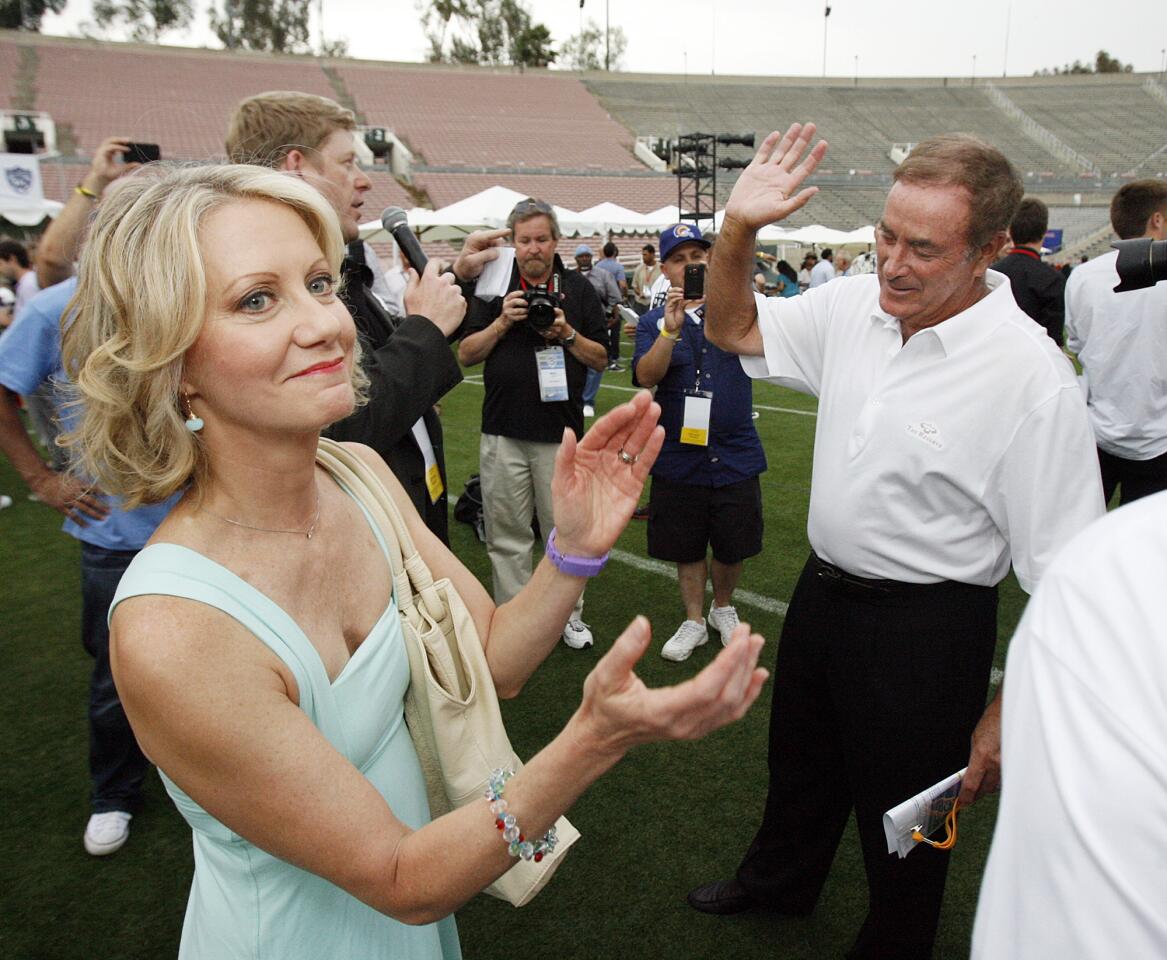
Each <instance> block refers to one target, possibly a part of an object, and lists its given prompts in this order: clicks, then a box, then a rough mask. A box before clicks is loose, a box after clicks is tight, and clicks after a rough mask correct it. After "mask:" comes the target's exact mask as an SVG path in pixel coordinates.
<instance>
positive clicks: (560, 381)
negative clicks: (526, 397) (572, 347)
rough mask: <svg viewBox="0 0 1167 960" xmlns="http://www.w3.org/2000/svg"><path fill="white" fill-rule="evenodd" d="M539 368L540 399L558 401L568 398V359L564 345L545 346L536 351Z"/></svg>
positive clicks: (546, 401) (547, 401)
mask: <svg viewBox="0 0 1167 960" xmlns="http://www.w3.org/2000/svg"><path fill="white" fill-rule="evenodd" d="M535 363H536V364H537V365H538V369H539V399H540V400H542V401H543V402H544V403H558V402H559V401H561V400H566V399H567V359H566V358H565V357H564V355H563V347H544V348H543V349H542V350H536V351H535Z"/></svg>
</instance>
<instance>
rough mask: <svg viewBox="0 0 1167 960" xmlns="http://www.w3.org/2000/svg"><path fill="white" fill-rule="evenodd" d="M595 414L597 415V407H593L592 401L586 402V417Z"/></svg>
mask: <svg viewBox="0 0 1167 960" xmlns="http://www.w3.org/2000/svg"><path fill="white" fill-rule="evenodd" d="M595 415H596V408H595V407H593V406H592V405H591V404H590V403H585V404H584V416H585V417H594V416H595Z"/></svg>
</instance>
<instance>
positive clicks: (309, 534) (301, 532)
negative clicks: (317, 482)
mask: <svg viewBox="0 0 1167 960" xmlns="http://www.w3.org/2000/svg"><path fill="white" fill-rule="evenodd" d="M201 509H202V511H203V512H204V513H209V514H210V515H211V516H212V517H214V518H215V519H216V520H222V521H223V523H229V524H231V526H233V527H244V528H245V529H247V530H258V531H259V532H260V533H295V534H298V535H300V536H303V537H307V538H308V539H309V540H311V539H312V534H314V533H315V532H316V522H317V521H318V520H319V519H320V488H319V487H317V488H316V513H315V514H314V515H313V517H312V522H311V523H310V524H309V525H308V529H307V530H282V529H278V528H276V527H257V526H256V525H255V524H253V523H243V522H242V521H240V520H232V519H231V518H230V517H224V516H220V515H219V514H217V513H215V511H214V510H208V509H207V508H206V507H202V508H201Z"/></svg>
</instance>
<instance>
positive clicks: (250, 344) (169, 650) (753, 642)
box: [65, 166, 766, 960]
mask: <svg viewBox="0 0 1167 960" xmlns="http://www.w3.org/2000/svg"><path fill="white" fill-rule="evenodd" d="M341 243H342V242H341V235H340V232H339V229H338V225H337V222H336V218H335V214H334V213H333V211H332V210H331V208H330V207H329V206H328V205H327V204H326V203H325V202H324V201H323V200H322V199H321V198H320V197H319V195H318V194H316V193H315V192H314V191H313V190H312V189H311V188H309V187H307V186H305V185H304V184H301V183H299V182H298V181H297V180H295V179H294V178H292V177H288V176H285V175H283V174H279V173H274V172H271V171H265V170H261V169H258V168H249V167H242V166H240V167H218V168H202V169H198V170H186V171H179V172H172V173H169V174H166V175H164V176H162V177H161V178H160V179H154V180H150V179H141V180H139V181H137V182H133V183H131V184H128V185H126V186H125V187H123V188H122V189H121V190H120V191H119V192H118V193H117V194H115V195H114V196H113V197H111V198H110V199H109V200H108V201H107V202H106V204H105V206H104V209H102V210H101V211H100V213H99V215H98V218H97V221H96V223H95V225H94V228H93V232H92V236H91V239H90V241H89V245H88V248H87V250H86V254H85V258H84V261H83V263H82V265H81V271H80V284H79V288H78V292H77V297H76V300H75V301H74V307H75V310H76V317H75V320H74V322H73V324H72V325H71V327H70V329H69V331H68V333H67V334H66V339H65V357H66V363H67V365H68V368H69V369H70V370H71V372H72V373H73V375H74V377H75V378H76V380H77V383H78V387H79V391H80V395H81V399H82V401H83V402H84V404H85V410H86V412H85V416H84V419H83V421H82V425H81V427H80V428H79V429H78V431H77V433H76V434H75V435H74V436H73V442H74V444H75V445H76V447H77V448H78V451H79V453H80V454H81V456H82V460H83V462H84V463H85V465H86V466H87V468H88V469H90V470H91V471H92V472H93V474H94V475H95V476H97V477H98V478H99V479H100V482H101V483H102V485H103V486H104V488H105V489H108V490H112V491H116V492H118V493H120V494H122V495H123V496H125V497H126V499H127V501H128V502H129V503H131V505H132V504H134V503H137V502H152V501H155V500H159V499H161V498H163V497H166V496H167V495H169V494H171V493H173V492H174V491H176V490H179V489H182V488H184V487H185V488H187V493H186V495H185V497H184V498H183V499H182V500H181V501H180V502H179V504H178V505H177V506H176V507H175V509H174V510H173V512H172V513H171V514H170V516H169V518H168V519H167V520H166V521H165V522H164V523H163V525H162V526H161V527H160V528H159V529H158V532H157V534H156V535H155V537H154V538H153V540H152V541H151V543H150V545H149V546H147V547H146V549H145V550H143V551H142V553H141V554H140V556H139V557H138V558H137V559H136V560H135V562H134V564H133V565H132V566H131V568H130V570H129V571H128V572H127V574H126V577H125V579H124V580H123V581H122V586H121V588H120V590H119V595H118V598H117V600H115V604H114V608H113V612H112V640H111V650H112V655H113V666H114V675H115V677H116V679H117V684H118V688H119V690H120V692H121V695H122V700H123V702H124V704H125V708H126V713H127V714H128V716H129V718H130V720H131V723H132V724H133V727H134V730H135V732H136V734H137V736H138V738H139V740H140V742H141V745H142V748H143V750H144V751H145V752H146V754H147V755H148V756H149V757H150V758H151V759H152V760H153V761H154V762H155V763H156V764H157V765H158V767H159V770H160V771H161V772H162V774H163V777H164V779H165V782H166V786H167V789H168V790H169V791H170V794H171V796H172V797H173V799H174V801H175V803H176V804H177V806H178V808H179V810H180V811H181V812H182V814H183V816H184V817H185V818H186V819H187V820H188V822H189V823H190V824H191V827H192V829H193V831H194V836H195V876H194V880H193V884H192V889H191V896H190V901H189V905H188V908H187V916H186V923H185V925H184V929H183V938H182V947H181V951H180V955H181V956H183V957H191V958H193V957H200V958H203V957H205V958H215V960H222V958H228V957H242V956H246V957H280V958H281V960H289V958H297V957H312V958H314V960H319V958H327V957H336V958H355V957H361V958H364V960H370V958H378V957H394V958H436V957H453V956H457V955H458V944H457V936H456V932H455V930H454V927H453V920H452V916H451V914H452V913H453V911H454V910H455V909H456V908H457V907H458V906H459V905H460V904H461V903H463V902H464V901H465V900H466V899H467V898H469V897H471V896H472V895H473V894H474V893H476V892H477V891H479V890H481V889H483V888H484V887H485V886H487V885H488V884H489V883H491V882H492V881H493V880H494V879H495V878H497V877H498V876H499V875H501V874H502V873H503V872H504V871H505V870H506V869H507V868H508V867H509V866H510V865H511V864H512V863H513V860H512V858H511V856H510V854H509V852H508V849H507V844H506V843H505V842H504V841H503V840H501V839H500V835H499V833H498V831H497V830H496V829H495V826H494V817H493V814H492V813H491V811H490V809H489V803H488V801H487V800H486V799H485V798H484V799H483V800H481V801H479V802H475V803H472V804H471V805H469V806H467V807H464V808H462V809H460V810H458V811H456V812H454V813H451V814H448V815H446V816H443V817H440V818H438V819H437V820H434V821H432V822H430V817H429V813H428V810H427V807H426V801H425V792H424V785H423V781H422V777H421V773H420V769H419V767H418V763H417V758H416V755H415V753H414V750H413V745H412V742H411V741H410V739H409V735H408V731H407V729H406V728H405V726H404V724H403V722H402V697H403V695H404V691H405V689H406V686H407V684H408V680H409V674H408V665H407V662H406V658H405V653H404V651H403V648H402V638H401V635H400V627H399V623H398V618H397V616H396V613H395V607H394V604H393V597H392V583H391V578H390V575H389V569H388V566H387V562H386V559H385V554H384V553H383V549H382V546H381V545H380V544H379V542H378V538H377V535H376V533H375V532H374V530H373V529H372V528H371V527H370V524H369V521H368V519H367V518H366V516H365V515H364V513H363V511H362V509H361V508H360V507H359V505H358V504H357V503H356V502H355V501H354V500H352V499H351V498H350V497H349V496H348V495H347V494H346V493H345V492H344V491H343V490H341V489H340V488H339V487H338V486H337V485H336V484H335V483H334V482H332V481H331V480H330V479H329V477H328V475H327V474H326V473H324V472H323V470H322V469H320V468H319V467H318V466H317V465H316V462H315V455H316V447H317V439H318V434H319V431H320V429H321V428H322V427H324V426H325V425H327V424H329V423H331V422H333V421H334V420H336V419H339V418H340V417H343V416H346V415H347V414H348V413H349V412H350V411H351V410H352V409H353V406H354V404H355V403H357V402H359V401H360V389H361V384H360V383H359V382H358V380H359V373H358V371H359V366H358V364H356V363H355V362H354V351H355V346H354V332H353V325H352V321H351V319H350V317H349V314H348V312H347V310H345V308H344V306H343V304H341V303H340V301H339V300H338V299H337V297H336V289H335V281H334V277H335V275H336V271H337V268H338V266H339V264H340V261H341V253H342V246H341ZM411 286H412V293H413V294H414V295H416V296H418V297H424V298H428V300H430V301H432V304H431V305H432V306H433V307H434V308H435V310H447V309H460V305H459V304H458V303H457V298H458V296H459V294H458V292H457V290H456V289H455V288H454V287H453V285H452V283H451V282H450V281H448V280H445V279H443V278H441V277H439V276H437V274H436V272H435V273H430V272H427V274H426V275H425V276H424V277H422V278H421V279H420V281H419V280H418V279H417V278H414V279H413V280H412V283H411ZM658 416H659V409H658V408H657V407H656V406H655V404H653V403H652V402H651V400H650V398H649V397H648V395H647V394H639V395H637V396H636V397H634V398H633V400H632V401H631V402H629V403H627V404H625V405H624V406H622V407H620V408H618V409H616V410H614V411H613V412H612V413H610V414H609V415H608V416H607V417H604V418H603V419H601V420H599V421H597V423H596V424H595V426H593V428H592V429H591V431H589V433H588V434H587V435H586V437H585V438H584V439H583V440H582V441H580V442H579V443H578V444H577V443H576V442H575V440H574V438H572V437H570V436H567V437H565V439H564V443H563V448H562V451H561V453H560V456H559V460H558V463H557V468H556V478H555V484H554V495H555V519H556V524H557V532H556V537H557V544H558V549H559V552H560V553H561V554H563V555H567V556H569V557H575V558H597V557H599V556H601V555H602V554H604V553H605V552H606V551H607V550H608V549H609V548H610V547H611V546H612V544H613V543H614V541H615V539H616V536H617V535H618V534H619V532H620V530H621V529H622V528H623V527H624V526H625V524H626V523H627V521H628V518H629V516H630V514H631V512H632V509H633V507H634V506H635V505H636V502H637V498H638V497H639V495H640V491H641V488H642V485H643V482H644V478H645V476H646V475H647V472H648V468H649V467H650V466H651V464H652V461H653V459H654V458H655V456H656V453H657V451H658V450H659V449H660V444H661V430H660V428H659V427H657V426H656V420H657V417H658ZM353 449H354V450H356V451H357V452H358V453H359V454H360V455H361V456H363V457H365V458H366V459H367V460H368V462H369V463H370V465H371V466H372V467H373V468H374V470H375V471H376V472H377V473H378V475H379V476H380V478H381V480H382V481H383V482H384V484H385V485H386V487H387V488H388V489H389V491H390V492H391V494H392V495H393V496H394V498H395V499H396V501H397V502H398V504H399V506H400V509H401V511H402V513H403V514H404V515H405V516H406V517H407V523H408V526H409V529H410V531H411V533H412V535H413V538H414V540H415V542H416V543H417V545H418V547H419V549H420V551H421V554H422V556H423V558H424V559H425V561H426V562H427V563H428V565H429V567H430V568H431V570H433V572H434V574H435V576H436V577H449V578H450V579H451V581H452V582H453V583H454V585H455V586H456V588H457V590H458V591H459V593H460V594H461V596H462V597H463V599H464V600H465V602H466V604H467V606H468V608H469V609H470V611H471V614H472V616H473V618H474V620H475V622H476V624H477V627H478V630H479V633H480V636H481V637H482V640H483V645H484V647H485V651H486V656H487V660H488V662H489V665H490V668H491V672H492V675H493V677H494V681H495V684H496V686H497V688H498V690H499V692H500V693H501V694H502V695H505V696H513V695H515V694H516V693H518V691H519V690H520V688H521V687H522V685H523V683H524V682H525V681H526V679H527V678H528V677H529V676H530V674H531V673H532V671H533V670H534V669H535V667H536V666H537V665H538V664H539V663H540V662H541V661H542V660H543V659H544V658H545V657H546V656H547V655H548V653H549V652H550V651H551V650H552V649H553V647H554V646H555V643H556V641H557V640H558V638H559V630H558V626H559V625H560V624H562V623H563V622H564V620H565V619H566V618H567V616H568V613H569V612H570V610H571V609H572V605H573V604H574V602H575V600H576V598H577V597H578V596H579V593H580V591H581V589H582V586H583V583H584V579H583V578H582V577H581V576H573V575H569V574H567V573H564V572H562V571H561V570H560V569H558V568H557V566H556V565H555V564H553V563H552V561H551V560H549V559H544V560H543V561H542V563H541V564H540V565H539V567H538V569H537V571H536V573H535V575H534V577H533V578H532V580H531V582H530V583H529V584H528V586H527V587H526V588H525V589H524V590H523V592H522V593H521V594H520V595H519V596H517V597H516V598H515V599H514V600H512V601H511V602H509V603H507V604H505V605H503V606H501V607H498V608H495V606H494V605H493V603H492V602H491V599H490V597H489V595H488V594H487V592H486V591H485V590H484V589H483V588H482V586H481V585H480V584H479V583H478V581H477V580H476V579H475V578H474V577H473V576H472V575H471V574H470V573H469V572H468V571H467V570H466V568H465V567H463V566H462V565H461V564H460V563H459V562H458V560H457V559H456V558H455V557H454V556H453V555H452V554H451V553H450V552H449V550H448V549H446V547H444V546H443V545H442V544H441V543H440V542H439V541H438V540H437V539H436V538H435V537H434V536H433V535H432V534H430V533H429V531H428V530H427V529H426V527H425V526H424V524H423V523H422V522H421V520H420V519H419V517H418V516H417V514H416V512H415V511H414V509H413V507H412V506H411V504H410V502H409V499H408V497H407V496H406V495H405V493H404V491H403V490H402V488H401V486H400V485H399V484H398V483H397V481H396V480H395V479H394V477H393V475H392V474H391V473H390V472H389V470H388V469H387V468H386V467H385V465H384V464H383V463H382V462H381V461H379V460H378V459H377V458H376V456H375V455H374V454H372V453H371V451H368V450H367V449H366V448H362V447H354V448H353ZM568 567H569V569H570V568H571V567H570V564H568ZM648 642H649V627H648V623H647V621H645V620H644V619H643V618H638V619H637V620H636V621H634V622H633V623H632V624H631V625H630V626H629V628H628V629H627V630H626V631H625V632H624V634H623V635H622V636H621V637H620V638H619V640H617V641H616V643H615V644H614V646H613V648H612V650H611V651H610V652H609V653H608V654H607V656H605V657H604V658H603V659H602V660H601V661H600V663H599V664H598V665H597V667H596V668H595V670H594V671H593V672H592V673H591V675H590V676H589V677H588V679H587V681H586V683H585V684H584V695H583V700H582V702H581V704H580V707H579V709H578V710H577V711H576V713H575V714H574V715H573V716H572V718H571V720H570V721H569V722H568V724H567V726H566V727H565V729H564V730H563V732H562V733H560V734H559V735H558V736H557V737H556V738H555V739H554V740H552V742H551V743H550V744H548V745H547V746H546V747H545V748H544V749H543V750H542V751H541V752H540V753H539V754H537V755H536V756H535V757H533V758H532V759H531V761H530V763H529V764H527V765H526V766H525V767H524V768H523V769H522V770H521V771H520V772H519V773H518V774H517V775H515V776H514V777H513V778H512V779H510V780H509V782H507V783H506V784H505V800H506V802H507V804H508V805H509V811H510V812H511V813H512V814H513V815H514V816H515V817H516V819H517V821H518V823H519V824H520V825H521V827H522V829H523V830H524V832H525V834H526V835H527V836H532V837H540V836H542V835H543V833H544V831H546V830H547V829H548V828H549V827H550V826H551V824H552V823H553V822H554V821H555V819H556V818H557V817H558V816H559V815H560V814H562V813H563V812H565V811H566V810H567V809H568V807H569V806H570V805H571V804H572V802H573V801H574V800H575V799H576V798H577V797H578V796H579V795H580V794H581V793H582V792H583V791H584V790H585V789H586V788H587V786H588V785H589V784H590V783H592V782H593V781H594V780H595V779H596V778H598V777H599V776H600V775H602V774H603V773H604V772H605V771H606V770H608V769H609V768H611V767H612V766H613V765H614V764H615V763H616V762H617V761H618V760H619V759H620V758H621V757H622V756H623V755H624V753H625V752H626V751H627V750H628V749H629V748H630V747H632V746H634V745H636V744H638V743H644V742H648V741H656V740H667V739H684V738H694V737H699V736H702V735H703V734H705V733H707V732H709V731H710V730H713V729H715V728H717V727H719V726H721V725H723V724H725V723H728V722H730V721H732V720H734V719H737V718H738V717H740V716H742V714H743V713H744V712H745V711H746V709H747V708H748V707H749V705H750V704H751V703H752V702H753V701H754V699H755V698H756V697H757V695H758V692H759V689H760V687H761V684H762V683H763V681H764V679H765V676H766V674H765V671H763V670H761V669H759V668H758V667H757V666H756V663H757V656H758V652H759V649H760V647H761V643H762V640H761V637H758V636H756V635H754V636H750V635H749V634H748V631H747V630H746V629H744V628H743V629H742V630H740V631H739V632H738V633H737V635H736V636H735V639H734V642H733V643H732V644H730V646H729V647H728V648H727V649H725V650H724V651H722V653H721V654H720V655H719V656H718V658H717V660H716V661H714V663H712V664H711V665H710V666H709V667H708V668H706V670H704V671H703V672H702V673H701V674H700V675H698V676H697V677H695V678H694V679H692V680H690V681H689V682H688V683H686V684H683V685H681V686H678V687H672V688H666V689H659V690H649V689H647V688H646V687H645V686H644V685H643V684H642V683H641V682H640V681H639V680H638V679H637V677H636V675H635V673H633V667H634V665H635V663H636V661H637V660H638V659H639V657H640V656H641V655H642V654H643V652H644V650H645V648H646V646H647V644H648ZM325 704H327V705H328V706H329V708H330V709H332V710H334V715H335V716H338V717H339V729H331V728H330V733H329V736H327V737H326V736H325V734H324V733H323V732H322V730H321V729H319V727H318V726H317V724H316V721H317V720H318V718H319V713H320V711H321V710H322V709H323V705H325ZM613 829H615V830H618V829H619V826H618V825H613Z"/></svg>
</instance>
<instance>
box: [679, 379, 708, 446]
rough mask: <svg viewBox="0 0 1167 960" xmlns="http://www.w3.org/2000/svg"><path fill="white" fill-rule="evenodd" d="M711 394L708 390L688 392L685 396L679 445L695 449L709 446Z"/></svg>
mask: <svg viewBox="0 0 1167 960" xmlns="http://www.w3.org/2000/svg"><path fill="white" fill-rule="evenodd" d="M712 410H713V394H712V393H710V392H709V391H708V390H690V391H688V392H687V393H686V394H685V414H684V419H683V420H682V421H681V443H688V444H692V445H693V446H695V447H707V446H709V416H710V414H711V412H712Z"/></svg>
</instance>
